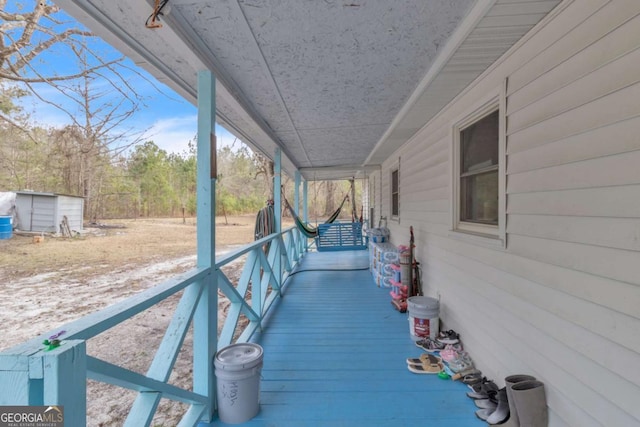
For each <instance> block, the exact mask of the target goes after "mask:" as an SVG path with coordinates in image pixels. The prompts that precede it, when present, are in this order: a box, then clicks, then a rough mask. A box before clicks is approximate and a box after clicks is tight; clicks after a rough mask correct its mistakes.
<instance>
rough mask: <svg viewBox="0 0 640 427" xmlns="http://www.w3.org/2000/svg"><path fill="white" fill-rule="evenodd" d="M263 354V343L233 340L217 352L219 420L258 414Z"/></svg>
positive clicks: (235, 420) (239, 419)
mask: <svg viewBox="0 0 640 427" xmlns="http://www.w3.org/2000/svg"><path fill="white" fill-rule="evenodd" d="M262 356H263V351H262V347H260V346H259V345H258V344H253V343H242V344H232V345H230V346H227V347H225V348H223V349H221V350H220V351H218V352H217V353H216V357H215V358H214V365H215V367H216V371H215V372H216V379H217V385H216V390H217V402H218V416H219V417H220V421H222V422H224V423H228V424H240V423H243V422H245V421H249V420H250V419H251V418H253V417H255V416H256V415H257V414H258V411H259V410H260V374H261V372H262Z"/></svg>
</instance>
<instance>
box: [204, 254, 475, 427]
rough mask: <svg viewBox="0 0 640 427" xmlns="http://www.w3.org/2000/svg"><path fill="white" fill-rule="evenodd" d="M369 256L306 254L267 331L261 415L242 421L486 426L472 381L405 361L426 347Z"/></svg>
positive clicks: (282, 425)
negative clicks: (377, 280)
mask: <svg viewBox="0 0 640 427" xmlns="http://www.w3.org/2000/svg"><path fill="white" fill-rule="evenodd" d="M367 256H368V251H353V252H340V253H335V252H333V253H315V252H314V253H309V254H308V255H307V256H305V257H304V259H303V260H302V262H301V264H300V267H299V269H298V272H297V273H296V274H294V275H293V276H292V277H291V278H290V280H289V282H288V284H287V287H286V291H285V296H284V298H283V300H282V301H281V302H280V303H279V305H278V307H277V309H276V310H275V312H274V313H273V315H272V316H271V318H270V319H269V322H268V324H267V325H266V326H265V328H264V330H263V332H262V334H261V336H260V337H259V341H258V342H259V343H260V345H262V347H263V348H264V367H263V370H262V381H261V392H260V413H259V414H258V415H257V416H256V417H255V418H254V419H252V420H251V421H248V422H247V423H244V424H243V425H246V426H278V427H288V426H295V427H300V426H322V427H325V426H355V427H358V426H367V427H372V426H374V427H375V426H412V427H415V426H416V425H425V426H427V425H428V426H432V427H472V426H477V427H479V426H486V423H483V422H482V421H480V420H479V419H477V418H476V417H475V415H474V411H475V410H476V408H475V406H474V404H473V402H472V401H471V399H469V398H467V397H466V395H465V393H466V391H468V389H467V388H466V386H464V385H463V384H461V383H457V382H453V381H450V380H442V379H440V378H438V377H437V376H436V375H416V374H412V373H411V372H409V371H408V370H407V368H406V362H405V359H406V358H407V357H417V356H418V355H420V354H421V352H420V350H419V349H418V348H417V347H416V346H415V345H414V343H413V342H412V341H411V339H410V338H409V326H408V322H407V315H406V314H402V313H399V312H397V311H395V310H393V308H392V306H391V304H390V303H389V295H388V292H386V290H385V289H381V288H377V287H376V286H375V284H374V282H373V279H372V277H371V274H370V273H369V271H368V270H367V269H366V268H367V266H368V259H367ZM336 269H339V270H343V271H327V270H336ZM211 425H216V426H224V425H225V424H224V423H220V422H219V421H216V422H214V423H212V424H211Z"/></svg>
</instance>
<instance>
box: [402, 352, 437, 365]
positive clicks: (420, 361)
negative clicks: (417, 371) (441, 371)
mask: <svg viewBox="0 0 640 427" xmlns="http://www.w3.org/2000/svg"><path fill="white" fill-rule="evenodd" d="M440 364H442V359H441V358H439V357H438V356H434V355H433V354H428V353H425V354H421V355H420V357H418V358H416V357H410V358H408V359H407V365H440Z"/></svg>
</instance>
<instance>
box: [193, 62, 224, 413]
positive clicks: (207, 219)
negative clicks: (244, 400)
mask: <svg viewBox="0 0 640 427" xmlns="http://www.w3.org/2000/svg"><path fill="white" fill-rule="evenodd" d="M215 88H216V79H215V77H214V75H213V73H212V72H211V71H209V70H203V71H200V72H198V141H197V153H198V157H197V162H198V163H197V168H198V172H197V174H198V175H197V186H198V187H197V203H198V205H197V224H198V235H197V240H198V241H197V248H198V256H197V263H198V267H204V268H209V269H210V271H209V274H208V275H207V276H205V277H204V278H203V279H202V280H203V291H202V295H201V297H200V300H199V301H198V305H197V307H196V312H195V315H194V320H193V392H194V393H197V394H200V395H202V396H206V397H207V409H206V410H205V413H204V417H203V419H204V420H206V421H211V420H212V419H213V415H214V412H215V389H216V387H215V377H214V370H213V358H214V356H215V353H216V350H217V334H218V333H217V331H218V274H217V271H216V270H215V269H216V262H215V253H216V248H215V241H216V236H215V212H216V200H215V194H216V175H217V170H216V137H215V121H216V92H215V90H216V89H215Z"/></svg>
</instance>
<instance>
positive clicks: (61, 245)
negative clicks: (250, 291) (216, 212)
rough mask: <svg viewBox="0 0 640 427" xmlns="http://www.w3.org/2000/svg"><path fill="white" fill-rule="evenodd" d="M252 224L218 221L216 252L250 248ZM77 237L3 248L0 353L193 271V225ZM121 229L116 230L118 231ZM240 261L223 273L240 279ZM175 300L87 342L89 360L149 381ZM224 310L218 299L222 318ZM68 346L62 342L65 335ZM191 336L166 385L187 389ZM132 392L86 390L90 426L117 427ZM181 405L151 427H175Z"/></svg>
mask: <svg viewBox="0 0 640 427" xmlns="http://www.w3.org/2000/svg"><path fill="white" fill-rule="evenodd" d="M254 218H255V217H254V216H241V217H229V218H228V221H229V225H225V223H224V219H223V218H217V220H216V246H217V254H220V253H222V252H225V251H229V250H233V249H235V248H237V247H239V246H242V245H244V244H246V243H248V242H251V241H253V228H254ZM105 224H106V225H109V226H119V227H118V228H87V229H86V230H85V231H86V233H84V234H83V235H82V236H80V237H76V238H73V239H62V238H53V237H48V236H46V235H45V237H44V241H43V242H41V243H34V239H33V237H32V236H20V235H14V236H13V238H12V239H10V240H0V308H1V310H0V322H2V325H3V333H2V334H1V335H0V349H2V350H4V349H7V348H9V347H11V346H14V345H16V344H19V343H21V342H23V341H26V340H29V339H31V338H34V337H37V336H38V335H40V334H42V333H45V332H47V331H50V330H54V329H58V328H60V326H61V325H63V324H65V323H68V322H70V321H72V320H75V319H78V318H80V317H82V316H83V315H86V314H88V313H91V312H93V311H97V310H100V309H102V308H104V307H107V306H109V305H111V304H113V303H115V302H117V301H121V300H123V299H125V298H127V297H129V296H131V295H134V294H136V293H138V292H140V291H142V290H145V289H148V288H150V287H153V286H154V285H157V284H158V283H160V282H162V281H164V280H166V279H169V278H171V277H174V276H176V275H177V274H179V273H182V272H185V271H188V270H190V269H191V268H193V267H195V263H196V255H195V252H196V249H195V248H196V227H195V219H187V221H186V224H184V223H183V221H182V219H138V220H118V221H108V222H105ZM120 227H122V228H120ZM241 267H242V263H241V262H235V263H234V264H233V265H230V266H227V267H225V268H224V271H225V274H227V276H228V277H229V279H231V280H232V281H236V280H237V278H238V277H239V274H240V269H241ZM180 295H181V293H180V294H178V295H174V296H173V297H170V298H168V299H167V300H165V301H163V302H162V303H161V304H158V305H156V306H154V307H153V308H151V309H149V310H147V311H145V312H143V313H141V314H139V315H137V316H135V317H134V318H132V319H129V320H127V321H126V322H124V323H122V324H120V325H119V326H117V327H115V328H113V329H111V330H109V331H107V332H104V333H103V334H101V335H99V336H97V337H95V338H93V339H91V340H89V341H88V342H87V352H88V354H90V355H92V356H95V357H98V358H101V359H103V360H106V361H108V362H112V363H116V364H118V365H120V366H123V367H126V368H128V369H132V370H134V371H137V372H140V373H145V372H146V370H147V368H148V366H149V364H150V363H151V360H152V358H153V356H154V354H155V349H156V348H157V346H158V344H159V343H160V341H161V339H162V336H163V334H164V331H165V328H166V326H167V325H168V324H169V321H170V320H171V316H172V315H173V309H174V307H175V305H176V304H177V301H178V300H179V297H180ZM227 308H228V301H227V300H226V299H225V298H220V300H219V313H220V315H221V316H224V313H225V312H226V309H227ZM221 325H222V323H221V322H220V327H221ZM62 338H64V336H63V337H62ZM191 358H192V341H191V333H189V334H188V336H187V338H186V340H185V344H184V346H183V348H182V350H181V352H180V356H179V357H178V360H177V362H176V366H175V368H174V371H173V373H172V375H171V379H170V382H171V383H173V384H175V385H177V386H180V387H183V388H188V389H190V388H191V386H190V385H191ZM135 395H136V393H134V392H130V391H128V390H123V389H121V388H118V387H113V386H109V385H106V384H102V383H97V382H94V381H89V382H88V389H87V406H88V410H87V425H88V426H118V425H122V423H123V421H124V419H125V418H126V415H127V413H128V411H129V408H130V406H131V404H132V403H133V400H134V399H135ZM185 409H186V406H185V405H181V404H176V403H173V402H168V401H165V400H162V401H161V404H160V407H159V409H158V411H157V414H156V417H155V418H154V421H153V422H152V425H153V426H166V427H169V426H175V425H176V424H177V423H178V421H179V419H180V416H181V414H182V413H183V412H184V410H185Z"/></svg>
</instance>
